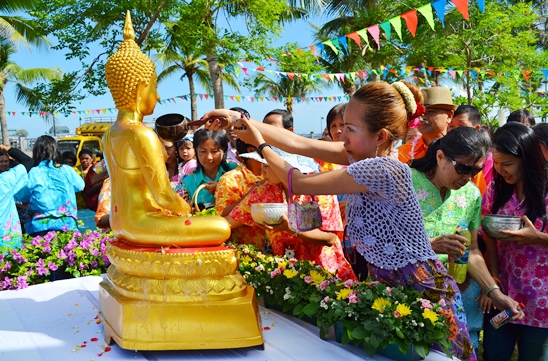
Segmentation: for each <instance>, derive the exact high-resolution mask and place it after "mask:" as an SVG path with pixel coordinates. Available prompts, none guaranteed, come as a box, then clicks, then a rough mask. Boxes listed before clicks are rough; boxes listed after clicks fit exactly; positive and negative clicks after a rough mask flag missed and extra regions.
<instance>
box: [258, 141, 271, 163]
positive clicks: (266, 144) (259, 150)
mask: <svg viewBox="0 0 548 361" xmlns="http://www.w3.org/2000/svg"><path fill="white" fill-rule="evenodd" d="M265 147H269V148H270V149H272V146H271V145H270V144H268V143H266V142H265V143H263V144H261V145H259V146H258V147H257V153H258V154H259V155H260V156H261V158H263V159H264V157H263V149H264V148H265Z"/></svg>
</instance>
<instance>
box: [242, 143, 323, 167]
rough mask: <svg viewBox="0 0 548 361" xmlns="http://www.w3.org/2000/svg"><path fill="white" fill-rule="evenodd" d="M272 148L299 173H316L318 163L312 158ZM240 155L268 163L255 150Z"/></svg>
mask: <svg viewBox="0 0 548 361" xmlns="http://www.w3.org/2000/svg"><path fill="white" fill-rule="evenodd" d="M272 150H274V152H275V153H276V154H278V155H279V156H280V157H282V159H283V160H285V161H286V162H287V163H289V164H291V166H292V167H295V168H297V169H298V170H300V171H301V173H317V172H318V171H319V166H318V163H316V162H315V161H314V159H312V158H308V157H305V156H302V155H298V154H291V153H287V152H284V151H283V150H281V149H278V148H276V147H272ZM240 157H242V158H249V159H254V160H256V161H259V162H261V163H264V164H268V162H267V161H266V159H264V158H261V156H260V155H259V153H257V152H251V153H244V154H240Z"/></svg>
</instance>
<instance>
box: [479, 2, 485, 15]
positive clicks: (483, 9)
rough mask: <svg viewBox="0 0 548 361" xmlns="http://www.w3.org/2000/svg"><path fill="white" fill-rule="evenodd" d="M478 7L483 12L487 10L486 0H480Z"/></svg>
mask: <svg viewBox="0 0 548 361" xmlns="http://www.w3.org/2000/svg"><path fill="white" fill-rule="evenodd" d="M478 7H479V9H480V11H481V12H482V13H484V12H485V0H478Z"/></svg>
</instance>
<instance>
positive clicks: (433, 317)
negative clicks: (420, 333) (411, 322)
mask: <svg viewBox="0 0 548 361" xmlns="http://www.w3.org/2000/svg"><path fill="white" fill-rule="evenodd" d="M422 317H424V318H426V319H428V320H430V322H432V323H434V322H436V321H437V320H438V314H437V313H436V312H434V311H432V310H428V309H425V310H424V311H423V312H422Z"/></svg>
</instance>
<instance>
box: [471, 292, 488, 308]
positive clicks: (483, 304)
mask: <svg viewBox="0 0 548 361" xmlns="http://www.w3.org/2000/svg"><path fill="white" fill-rule="evenodd" d="M478 301H479V303H478V308H479V309H480V310H481V312H483V313H489V312H490V311H491V307H493V301H492V300H491V299H490V298H489V296H487V295H486V294H485V293H483V292H481V293H480V295H479V296H478V297H476V299H475V300H474V302H478Z"/></svg>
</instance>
